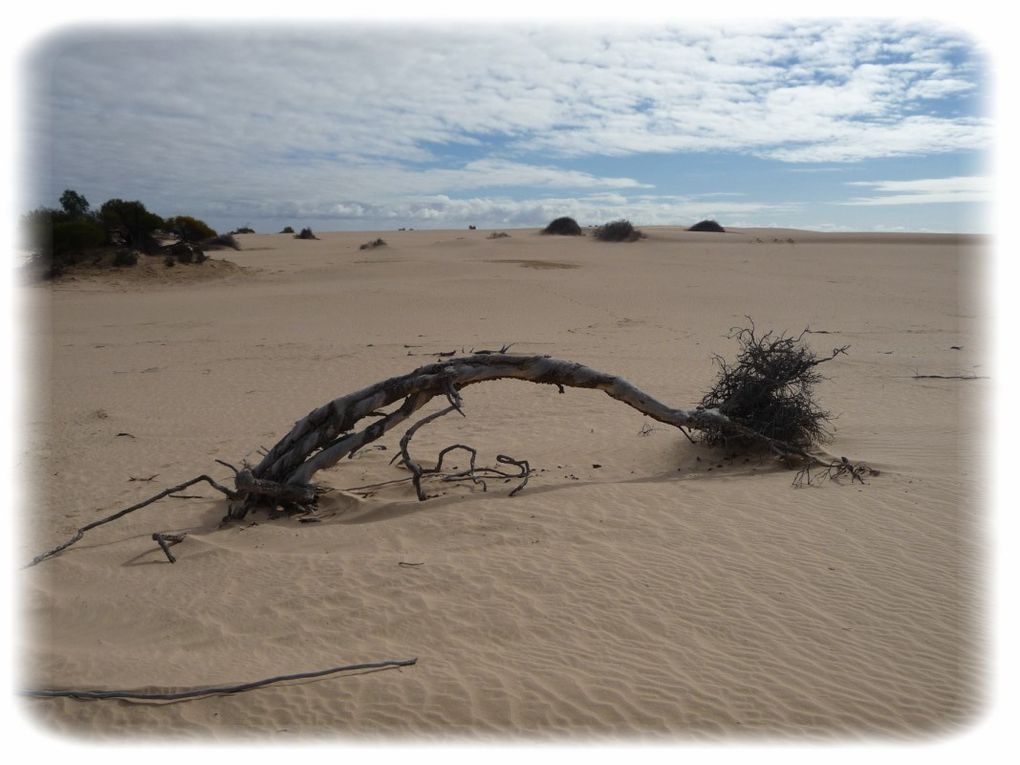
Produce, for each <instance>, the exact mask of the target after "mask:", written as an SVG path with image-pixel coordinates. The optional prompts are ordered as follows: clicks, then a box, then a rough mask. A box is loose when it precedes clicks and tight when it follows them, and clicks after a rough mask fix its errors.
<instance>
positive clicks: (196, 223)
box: [164, 215, 216, 242]
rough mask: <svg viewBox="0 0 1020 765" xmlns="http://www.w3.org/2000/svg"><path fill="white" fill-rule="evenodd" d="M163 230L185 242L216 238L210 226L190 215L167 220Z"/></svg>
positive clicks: (176, 216)
mask: <svg viewBox="0 0 1020 765" xmlns="http://www.w3.org/2000/svg"><path fill="white" fill-rule="evenodd" d="M164 230H165V231H166V232H167V233H170V234H173V235H174V236H176V237H178V238H179V239H182V240H183V241H185V242H201V241H202V240H203V239H212V238H213V237H214V236H216V231H215V230H213V228H212V227H211V226H209V225H208V224H206V223H205V222H204V221H200V220H199V219H198V218H192V217H191V216H190V215H175V216H174V217H172V218H167V219H166V222H165V225H164Z"/></svg>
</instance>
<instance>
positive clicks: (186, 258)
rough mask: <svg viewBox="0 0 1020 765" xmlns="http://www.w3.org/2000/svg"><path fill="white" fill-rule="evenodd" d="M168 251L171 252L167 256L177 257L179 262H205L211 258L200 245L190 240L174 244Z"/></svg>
mask: <svg viewBox="0 0 1020 765" xmlns="http://www.w3.org/2000/svg"><path fill="white" fill-rule="evenodd" d="M167 251H168V252H169V253H170V254H169V255H168V256H167V257H172V258H174V259H176V260H177V262H178V263H204V262H205V261H207V260H208V259H209V256H208V255H206V254H205V253H204V252H202V250H201V249H200V248H199V247H198V246H196V245H194V244H191V243H189V242H177V243H176V244H172V245H170V247H169V249H168V250H167Z"/></svg>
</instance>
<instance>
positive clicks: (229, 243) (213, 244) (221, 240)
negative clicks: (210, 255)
mask: <svg viewBox="0 0 1020 765" xmlns="http://www.w3.org/2000/svg"><path fill="white" fill-rule="evenodd" d="M202 246H203V247H205V248H206V249H207V250H222V249H224V248H227V247H229V248H230V249H232V250H240V249H241V243H240V242H238V241H237V240H236V239H235V238H234V235H233V234H220V235H219V236H214V237H212V238H211V239H206V240H205V241H203V242H202Z"/></svg>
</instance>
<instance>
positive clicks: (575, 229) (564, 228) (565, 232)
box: [542, 217, 584, 236]
mask: <svg viewBox="0 0 1020 765" xmlns="http://www.w3.org/2000/svg"><path fill="white" fill-rule="evenodd" d="M542 233H543V234H555V235H557V236H584V232H583V231H582V230H581V227H580V226H579V225H577V221H576V220H574V219H573V218H568V217H562V218H557V219H556V220H554V221H552V222H551V223H550V224H549V225H548V226H546V227H545V228H544V229H542Z"/></svg>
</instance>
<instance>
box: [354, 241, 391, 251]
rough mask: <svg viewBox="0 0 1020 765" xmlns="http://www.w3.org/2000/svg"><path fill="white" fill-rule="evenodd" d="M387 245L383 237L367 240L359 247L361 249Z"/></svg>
mask: <svg viewBox="0 0 1020 765" xmlns="http://www.w3.org/2000/svg"><path fill="white" fill-rule="evenodd" d="M385 246H386V242H385V241H383V240H382V239H374V240H372V241H371V242H365V243H364V244H363V245H361V246H360V247H359V248H358V249H359V250H372V249H375V248H376V247H385Z"/></svg>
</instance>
